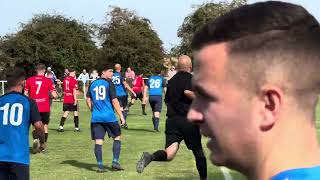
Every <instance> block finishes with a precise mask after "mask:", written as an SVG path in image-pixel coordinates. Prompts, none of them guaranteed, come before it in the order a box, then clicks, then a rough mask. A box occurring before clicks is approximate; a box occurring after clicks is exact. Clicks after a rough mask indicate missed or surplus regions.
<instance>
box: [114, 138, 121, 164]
mask: <svg viewBox="0 0 320 180" xmlns="http://www.w3.org/2000/svg"><path fill="white" fill-rule="evenodd" d="M120 150H121V141H120V140H114V141H113V147H112V152H113V160H112V162H118V161H119V157H120Z"/></svg>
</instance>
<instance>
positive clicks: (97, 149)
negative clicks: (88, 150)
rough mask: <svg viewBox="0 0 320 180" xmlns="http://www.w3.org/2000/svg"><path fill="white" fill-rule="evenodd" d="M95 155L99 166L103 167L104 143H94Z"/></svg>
mask: <svg viewBox="0 0 320 180" xmlns="http://www.w3.org/2000/svg"><path fill="white" fill-rule="evenodd" d="M94 155H95V156H96V159H97V163H98V167H99V168H100V169H102V168H103V162H102V145H99V144H95V145H94Z"/></svg>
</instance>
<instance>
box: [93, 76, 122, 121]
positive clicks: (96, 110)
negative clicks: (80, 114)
mask: <svg viewBox="0 0 320 180" xmlns="http://www.w3.org/2000/svg"><path fill="white" fill-rule="evenodd" d="M87 96H88V97H90V98H91V101H92V115H91V117H92V118H91V122H92V123H95V122H116V121H117V118H116V116H115V114H114V109H113V105H112V99H114V98H117V95H116V90H115V87H114V85H113V83H112V82H111V81H108V80H106V79H102V78H101V79H97V80H95V81H93V82H92V83H91V84H90V87H89V91H88V94H87Z"/></svg>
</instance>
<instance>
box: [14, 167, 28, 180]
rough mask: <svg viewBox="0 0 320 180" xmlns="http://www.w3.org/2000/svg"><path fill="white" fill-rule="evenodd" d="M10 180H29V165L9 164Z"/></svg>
mask: <svg viewBox="0 0 320 180" xmlns="http://www.w3.org/2000/svg"><path fill="white" fill-rule="evenodd" d="M10 164H11V168H10V178H9V179H10V180H11V179H13V180H14V179H16V180H29V179H30V173H29V165H26V164H20V163H10Z"/></svg>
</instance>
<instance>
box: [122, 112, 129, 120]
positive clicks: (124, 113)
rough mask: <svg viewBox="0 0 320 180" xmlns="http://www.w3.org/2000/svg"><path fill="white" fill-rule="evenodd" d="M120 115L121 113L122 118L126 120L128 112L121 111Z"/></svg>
mask: <svg viewBox="0 0 320 180" xmlns="http://www.w3.org/2000/svg"><path fill="white" fill-rule="evenodd" d="M122 115H123V118H124V119H125V120H127V115H128V112H126V111H122Z"/></svg>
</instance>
